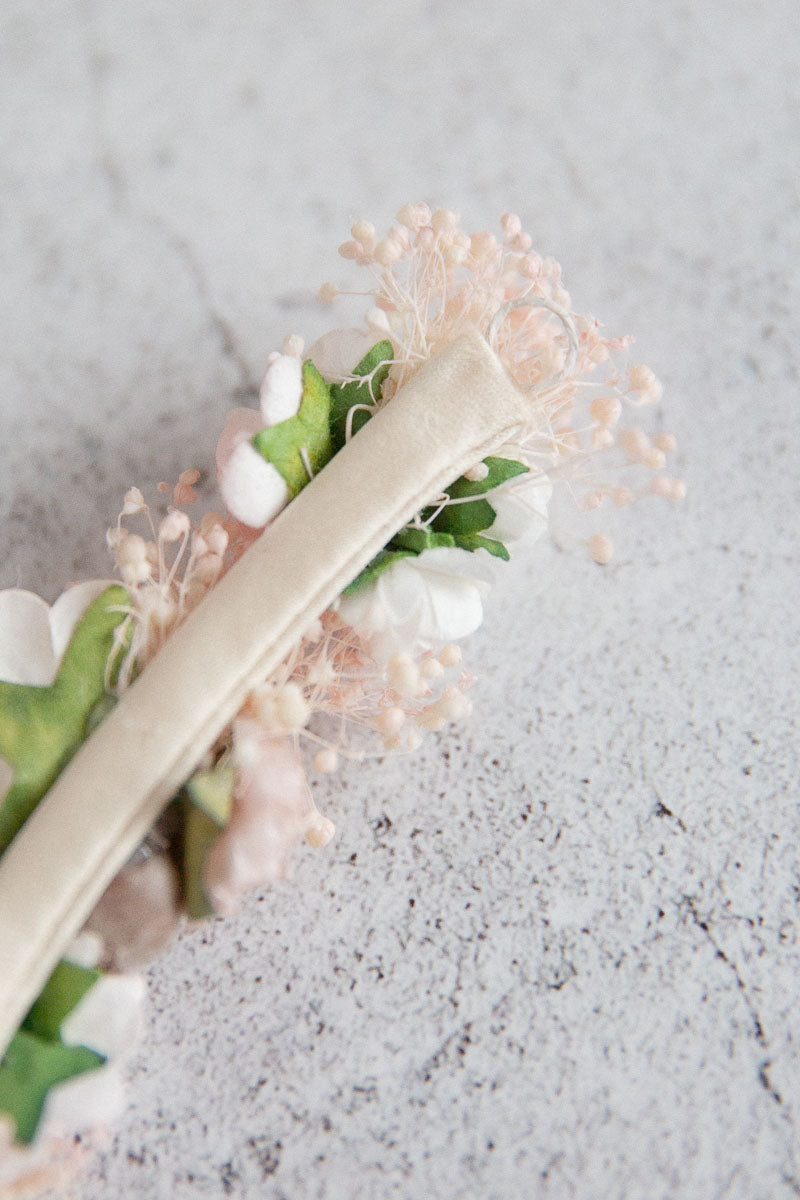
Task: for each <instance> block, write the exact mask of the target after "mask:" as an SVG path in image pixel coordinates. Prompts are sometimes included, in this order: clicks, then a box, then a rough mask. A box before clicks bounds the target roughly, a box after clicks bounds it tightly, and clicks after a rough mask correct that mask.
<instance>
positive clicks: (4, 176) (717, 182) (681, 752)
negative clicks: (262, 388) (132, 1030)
mask: <svg viewBox="0 0 800 1200" xmlns="http://www.w3.org/2000/svg"><path fill="white" fill-rule="evenodd" d="M601 10H602V11H601ZM799 38H800V7H798V5H797V3H796V2H795V0H769V2H768V3H767V2H758V0H749V2H747V3H743V2H740V0H724V2H723V0H719V2H718V0H703V2H702V3H699V4H697V3H688V2H687V3H680V2H678V0H666V2H665V3H662V4H658V5H655V4H653V5H650V4H638V5H637V4H634V3H625V2H624V0H609V2H607V3H604V4H596V3H594V2H592V0H573V2H567V3H563V4H553V3H541V2H539V0H535V2H531V0H527V2H525V0H519V2H515V0H496V2H495V3H493V4H491V5H488V6H487V5H486V3H485V0H461V2H459V3H456V2H454V0H442V2H440V3H430V2H428V3H422V2H421V0H417V2H414V0H399V2H397V3H388V2H387V0H377V2H374V3H371V4H363V5H362V4H356V3H347V2H345V3H343V4H329V3H326V2H325V0H310V2H309V0H306V2H302V0H301V2H297V0H295V2H293V3H291V2H289V0H273V2H272V3H269V4H263V3H258V2H257V0H228V2H227V3H225V4H214V3H212V2H211V0H197V2H196V3H188V2H186V0H183V2H177V3H173V4H169V5H165V4H163V3H161V2H159V0H138V2H135V3H132V4H128V5H124V6H123V5H117V4H114V3H111V2H105V3H104V2H102V0H84V2H79V0H53V2H52V3H48V4H47V5H41V6H31V5H30V4H29V3H26V2H25V0H5V2H4V4H3V8H2V49H1V50H0V55H2V60H1V61H0V205H1V209H0V265H1V267H2V288H0V331H1V336H0V521H1V522H2V529H3V542H2V545H3V555H2V562H0V586H8V585H14V584H22V585H25V586H29V587H33V588H35V589H37V590H40V591H42V592H43V594H45V595H46V596H48V597H49V598H53V597H54V596H55V595H56V594H57V593H58V591H59V590H60V587H61V585H62V584H63V583H64V582H65V581H66V580H68V579H70V578H74V577H77V576H82V575H89V574H96V573H104V572H105V571H106V569H107V568H106V558H105V549H104V536H103V535H104V530H105V526H106V524H107V523H108V520H109V518H110V517H111V516H112V515H113V514H114V513H115V512H116V511H117V507H118V501H119V497H120V495H121V493H122V491H123V490H124V489H125V487H127V486H128V485H130V484H131V483H134V482H136V483H138V484H140V485H141V486H142V487H146V488H147V487H149V488H152V487H153V485H154V484H155V483H156V481H157V480H158V479H161V478H174V477H175V476H176V474H177V472H178V471H179V470H181V469H182V468H184V467H186V466H192V465H197V466H201V467H202V466H208V465H209V462H210V456H211V453H212V449H213V442H214V439H215V435H216V430H217V429H218V428H219V427H220V425H221V423H222V420H223V416H224V413H225V411H226V409H227V408H228V407H229V406H230V405H231V404H232V403H234V402H235V401H236V398H237V394H238V393H240V392H242V391H247V389H248V388H250V387H251V386H252V384H253V382H254V381H255V380H257V378H258V376H259V374H260V372H261V370H262V367H263V362H264V358H265V356H266V354H267V353H268V351H269V350H271V349H272V348H273V347H274V346H275V345H276V344H278V343H279V340H280V338H281V337H282V336H283V334H284V333H286V332H291V331H296V332H300V333H304V334H306V335H308V336H313V335H314V334H315V333H316V332H317V331H319V330H321V329H322V328H323V327H324V324H325V322H326V321H327V320H329V319H330V318H329V316H326V314H324V313H322V312H321V311H320V310H319V308H318V307H317V306H316V305H315V304H314V303H313V300H312V296H313V289H314V288H315V287H316V285H317V284H318V283H320V282H321V281H322V280H324V279H326V278H330V277H333V278H342V277H344V275H345V274H346V272H345V271H344V269H343V268H344V264H340V262H339V260H338V259H337V258H336V256H335V251H334V248H335V246H336V244H337V243H338V242H339V241H340V240H341V239H342V238H343V237H344V236H346V230H347V226H348V224H349V222H350V220H351V219H352V218H353V217H360V216H364V217H368V218H371V219H373V220H376V221H377V222H378V223H379V224H385V223H386V222H388V220H389V219H390V218H391V216H392V214H393V212H394V211H395V209H396V208H397V207H399V205H400V204H401V203H402V202H403V201H404V200H406V199H411V200H415V199H418V198H421V197H425V198H427V199H428V200H430V201H432V202H434V203H444V204H449V205H450V206H452V207H455V208H459V209H461V211H462V212H463V213H464V215H465V218H466V220H467V224H468V225H469V226H472V227H478V228H480V227H485V226H486V225H487V224H489V223H490V222H494V221H495V220H496V218H497V217H498V216H499V214H500V213H501V212H503V211H505V210H507V209H512V210H517V211H519V212H520V213H521V214H522V216H523V219H524V221H525V223H526V225H527V226H528V227H529V228H531V230H532V231H533V233H534V234H535V241H536V245H537V248H538V249H539V250H540V251H542V252H543V253H554V254H556V255H557V257H559V258H560V259H561V261H562V262H563V264H564V268H565V275H566V280H567V283H568V286H569V287H570V289H571V291H572V294H573V299H574V302H575V305H576V307H577V308H578V309H581V310H588V311H593V312H596V313H597V314H598V315H599V316H600V317H601V319H602V320H603V321H604V323H605V325H606V328H607V329H608V330H609V331H612V332H626V331H630V332H633V333H635V334H637V335H638V346H637V356H638V357H639V358H641V359H643V360H644V361H646V362H649V363H650V364H651V365H652V366H653V367H654V368H655V369H656V371H657V373H658V374H659V375H660V376H661V377H662V378H663V380H664V381H665V384H666V388H667V394H666V403H665V409H667V410H668V411H667V412H666V416H665V424H666V425H667V427H670V428H672V429H674V430H675V432H676V433H677V435H678V437H679V439H680V445H681V455H680V458H681V463H680V466H681V468H682V469H683V470H684V472H685V474H686V477H687V479H688V482H689V485H690V489H691V490H690V495H689V499H688V500H687V501H686V503H685V505H684V506H683V507H681V508H679V509H671V508H669V507H668V506H665V505H663V504H659V503H657V502H654V503H653V504H651V505H642V506H641V508H640V509H638V510H634V511H632V512H629V514H628V515H629V517H630V519H629V520H628V521H627V522H626V523H625V528H624V530H623V532H622V534H621V535H620V538H619V552H618V556H617V557H616V558H615V559H614V562H613V564H612V565H611V566H610V567H608V568H607V569H606V570H605V571H601V570H600V569H599V568H594V567H592V566H591V564H589V563H587V562H586V560H585V559H584V558H582V557H581V556H580V555H573V554H565V553H558V552H556V551H555V550H550V549H548V548H543V549H540V551H539V552H538V554H537V555H536V556H535V557H534V558H529V559H527V560H524V559H523V560H521V561H520V562H518V563H516V564H514V565H512V567H511V568H510V569H509V571H508V582H507V585H506V588H505V590H504V592H503V593H502V594H501V593H495V599H494V608H493V612H492V614H491V615H490V619H489V620H488V621H487V623H486V625H485V627H484V629H483V630H482V631H481V632H480V634H479V635H478V636H476V637H475V638H474V639H473V641H472V645H471V650H470V657H471V661H472V662H473V663H479V664H481V665H482V667H483V680H482V683H481V687H480V690H479V691H478V692H477V694H476V713H475V716H474V718H473V720H472V722H471V724H470V725H469V727H467V728H465V729H463V730H461V731H460V732H454V733H450V734H447V735H446V736H443V737H440V738H434V739H431V741H430V742H429V743H427V748H426V749H425V751H424V752H423V753H421V754H419V755H418V756H417V757H416V758H414V759H413V760H412V761H410V762H404V763H402V765H400V766H398V765H394V764H385V765H383V766H381V765H374V766H371V767H368V768H366V769H359V770H355V769H354V770H351V771H349V772H346V773H345V774H344V775H343V776H342V777H341V778H340V779H337V780H334V781H331V782H329V783H325V784H324V785H323V786H322V787H321V788H320V789H319V800H320V803H321V805H322V806H323V808H324V809H325V810H326V811H328V812H329V813H330V814H331V815H332V816H333V817H334V819H335V820H336V821H337V823H338V824H339V827H340V833H339V836H338V838H337V840H336V841H335V842H334V843H333V844H332V845H331V847H329V849H328V850H327V851H324V852H322V853H321V854H313V853H312V852H310V851H309V852H307V853H305V854H303V855H301V857H300V860H299V862H298V868H297V873H296V878H295V880H294V882H293V883H291V884H287V885H285V886H282V887H280V888H278V889H276V890H275V891H274V892H273V893H271V894H270V895H268V896H266V897H264V898H263V899H262V900H260V901H258V902H254V903H252V904H251V905H249V907H248V908H247V910H246V912H244V913H243V914H242V916H241V918H240V919H238V920H234V921H231V922H228V923H226V924H217V925H214V926H212V927H209V928H208V929H207V930H206V932H205V933H201V934H199V935H195V936H193V937H189V938H185V939H184V940H183V941H182V942H181V943H180V944H179V945H177V946H176V947H175V949H174V950H173V951H172V953H170V954H169V955H168V956H167V957H166V958H165V959H164V960H163V961H162V962H161V963H160V964H159V965H158V966H157V967H156V968H155V969H154V970H153V971H152V975H151V983H152V1005H151V1026H150V1029H149V1033H148V1037H147V1042H146V1045H145V1047H144V1048H143V1050H142V1053H141V1055H140V1057H139V1058H138V1060H137V1062H136V1064H135V1068H136V1069H135V1072H134V1076H135V1079H134V1083H133V1086H132V1089H131V1107H130V1111H129V1113H128V1116H127V1118H126V1120H125V1121H124V1122H123V1124H122V1125H121V1126H120V1127H119V1129H118V1131H117V1134H116V1136H115V1138H114V1140H113V1142H112V1143H111V1145H110V1147H109V1152H108V1154H107V1156H106V1157H105V1158H104V1159H102V1160H100V1161H99V1162H97V1164H96V1165H95V1166H94V1168H93V1169H92V1171H91V1175H90V1179H89V1181H88V1183H87V1182H84V1184H83V1186H82V1187H81V1188H80V1189H79V1191H80V1194H81V1195H82V1196H83V1197H85V1198H86V1200H110V1198H111V1197H115V1198H116V1197H118V1196H120V1195H125V1196H128V1197H137V1198H142V1200H160V1198H162V1197H164V1198H166V1197H176V1198H179V1200H189V1198H190V1197H191V1198H194V1197H201V1196H202V1197H207V1196H214V1197H216V1196H232V1197H261V1196H264V1197H270V1198H271V1197H274V1198H276V1200H277V1198H279V1197H280V1198H286V1200H306V1198H316V1197H319V1198H323V1197H324V1198H327V1200H337V1198H339V1197H359V1198H360V1197H383V1196H390V1195H392V1196H393V1195H398V1196H406V1197H414V1198H424V1200H428V1198H438V1197H443V1198H447V1200H449V1198H451V1197H476V1198H480V1200H494V1198H497V1200H518V1198H519V1200H523V1198H524V1200H529V1198H531V1197H532V1198H538V1197H545V1198H547V1200H549V1198H551V1197H554V1198H561V1197H578V1198H580V1200H596V1198H598V1197H601V1198H606V1197H625V1198H626V1200H627V1198H630V1200H638V1198H642V1200H644V1198H645V1197H646V1198H647V1200H662V1198H663V1200H667V1198H670V1200H672V1198H675V1197H680V1198H687V1200H695V1198H696V1200H722V1198H723V1197H725V1198H726V1200H740V1198H741V1200H780V1198H782V1197H787V1198H788V1197H790V1196H792V1195H797V1194H800V1161H798V1160H799V1159H800V1154H798V1136H799V1130H798V1105H799V1104H800V1083H799V1082H798V1078H800V1061H799V1060H800V1046H799V1045H798V1037H800V1018H798V1013H797V1011H796V1005H795V1000H796V995H797V990H798V937H799V936H800V921H799V920H798V911H797V902H798V895H799V894H800V870H799V867H798V853H797V847H796V838H797V827H798V821H797V803H796V777H797V765H798V764H797V749H796V733H797V729H796V710H795V693H796V686H797V684H796V680H797V667H798V631H797V620H796V608H797V600H796V594H795V593H796V590H797V574H796V570H793V568H795V565H796V543H795V539H794V537H793V535H794V531H795V524H796V507H797V455H796V447H795V446H794V445H793V444H792V440H791V439H792V437H793V434H794V433H795V432H796V430H797V405H798V395H797V392H798V383H797V368H796V365H795V362H794V361H793V350H794V347H795V345H796V344H797V339H798V318H797V311H798V302H799V297H798V274H797V255H798V234H799V233H800V222H799V221H798V170H797V168H798V130H799V128H800V102H799V99H798V90H797V89H798V75H799V74H800V49H799V48H798V47H799V45H800V42H799V41H798V39H799Z"/></svg>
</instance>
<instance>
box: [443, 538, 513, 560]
mask: <svg viewBox="0 0 800 1200" xmlns="http://www.w3.org/2000/svg"><path fill="white" fill-rule="evenodd" d="M455 542H456V545H457V546H460V547H461V549H462V550H470V551H472V552H473V553H474V552H475V551H476V550H488V551H489V553H490V554H492V555H493V556H494V557H495V558H502V560H503V562H508V561H509V559H510V558H511V555H510V554H509V553H508V550H507V549H506V547H505V546H504V545H503V543H502V542H498V541H497V539H496V538H488V537H482V536H481V534H479V533H466V534H462V535H461V536H459V537H457V538H456V539H455Z"/></svg>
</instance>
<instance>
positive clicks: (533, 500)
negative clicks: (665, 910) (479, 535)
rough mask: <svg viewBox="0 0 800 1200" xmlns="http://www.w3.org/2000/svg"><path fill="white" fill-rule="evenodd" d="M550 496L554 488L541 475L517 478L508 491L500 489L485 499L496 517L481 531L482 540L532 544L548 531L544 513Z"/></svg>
mask: <svg viewBox="0 0 800 1200" xmlns="http://www.w3.org/2000/svg"><path fill="white" fill-rule="evenodd" d="M552 495H553V485H552V483H551V482H550V480H549V479H548V478H547V476H546V475H544V474H538V473H536V474H534V473H533V472H531V473H529V474H528V475H522V476H519V477H518V478H517V479H516V480H515V481H514V483H513V484H512V485H511V486H510V487H501V488H498V489H497V490H496V491H493V492H490V493H489V494H488V496H487V497H486V498H487V500H488V501H489V503H490V504H491V506H492V508H493V509H494V511H495V513H496V514H497V516H496V517H495V519H494V521H493V523H492V525H491V526H490V527H489V528H488V529H486V530H484V531H483V532H484V536H485V537H490V538H496V539H497V541H498V542H502V543H503V545H508V544H509V543H513V542H518V541H520V539H521V538H526V539H528V540H532V541H538V539H539V538H540V537H541V536H542V535H543V534H544V533H545V532H546V531H547V527H548V520H547V509H548V505H549V504H550V498H551V497H552Z"/></svg>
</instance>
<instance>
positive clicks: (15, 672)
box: [0, 579, 117, 687]
mask: <svg viewBox="0 0 800 1200" xmlns="http://www.w3.org/2000/svg"><path fill="white" fill-rule="evenodd" d="M116 582H117V581H116V580H115V579H89V580H87V581H86V582H85V583H79V584H76V585H75V587H71V588H68V589H67V590H66V591H65V592H64V593H63V595H61V596H59V598H58V600H56V602H55V604H53V605H52V607H51V606H50V605H49V604H48V603H47V602H46V601H45V600H42V598H41V596H37V595H35V594H34V593H33V592H25V591H22V590H20V589H18V588H10V589H9V590H8V591H6V592H0V679H2V680H4V681H6V682H7V683H25V684H30V685H32V686H34V687H49V686H50V684H51V683H52V682H53V680H54V679H55V677H56V675H57V674H58V668H59V666H60V665H61V659H62V658H63V656H64V651H65V650H66V648H67V646H68V645H69V642H70V639H71V637H72V635H73V633H74V632H75V626H76V625H77V624H78V622H79V621H80V619H81V617H82V616H83V614H84V613H85V612H86V609H87V608H88V607H89V605H90V604H93V603H94V601H95V600H96V599H97V597H98V596H99V595H100V594H101V592H104V591H105V590H106V588H108V587H112V586H113V585H114V584H115V583H116Z"/></svg>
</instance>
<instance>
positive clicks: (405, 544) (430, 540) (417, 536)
mask: <svg viewBox="0 0 800 1200" xmlns="http://www.w3.org/2000/svg"><path fill="white" fill-rule="evenodd" d="M455 544H456V541H455V538H454V537H453V535H452V534H450V533H437V532H436V530H434V529H414V528H413V527H412V526H410V525H409V526H406V528H405V529H401V530H400V532H399V533H396V534H395V535H394V537H393V538H392V540H391V542H390V543H389V546H390V548H397V549H398V550H411V552H412V553H413V554H421V553H422V551H423V550H436V549H437V548H438V547H439V546H455Z"/></svg>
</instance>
